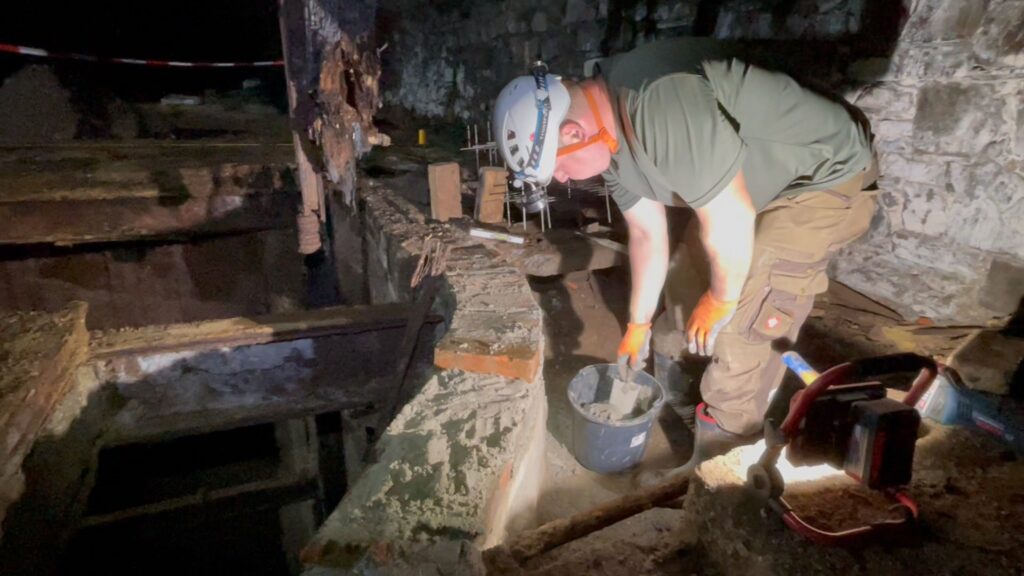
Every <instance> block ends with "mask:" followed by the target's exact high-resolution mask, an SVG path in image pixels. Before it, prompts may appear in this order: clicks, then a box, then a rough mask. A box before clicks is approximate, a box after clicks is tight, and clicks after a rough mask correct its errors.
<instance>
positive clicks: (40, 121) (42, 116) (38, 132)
mask: <svg viewBox="0 0 1024 576" xmlns="http://www.w3.org/2000/svg"><path fill="white" fill-rule="evenodd" d="M78 121H79V118H78V114H77V113H76V112H75V109H74V107H73V106H72V104H71V96H70V94H69V93H68V91H67V90H66V89H65V88H64V86H63V85H61V83H60V80H59V79H58V78H57V75H56V74H54V72H53V70H52V69H51V68H50V67H48V66H35V65H33V66H26V67H24V68H22V69H21V70H19V71H18V72H15V73H14V74H12V75H11V76H9V77H8V78H7V79H6V80H4V82H3V85H2V86H0V144H19V145H23V144H42V143H52V142H59V141H67V140H71V139H72V138H74V137H75V134H76V132H77V131H78Z"/></svg>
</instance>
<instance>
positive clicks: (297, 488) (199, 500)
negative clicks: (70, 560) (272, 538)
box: [80, 475, 318, 528]
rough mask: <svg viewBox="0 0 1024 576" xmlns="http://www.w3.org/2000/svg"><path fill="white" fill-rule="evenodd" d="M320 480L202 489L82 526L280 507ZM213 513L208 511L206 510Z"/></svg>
mask: <svg viewBox="0 0 1024 576" xmlns="http://www.w3.org/2000/svg"><path fill="white" fill-rule="evenodd" d="M317 489H318V483H317V480H316V478H315V477H309V476H305V475H303V476H288V477H284V478H275V479H273V480H260V481H257V482H248V483H245V484H239V485H237V486H231V487H228V488H218V489H216V490H209V491H207V490H201V491H200V492H198V493H196V494H193V495H190V496H181V497H179V498H171V499H169V500H164V501H162V502H157V503H154V504H145V505H142V506H136V507H134V508H128V509H126V510H118V511H117V512H110V513H107V514H95V515H92V516H86V517H85V518H83V519H82V522H81V525H80V526H81V528H95V527H99V526H107V525H110V524H117V523H121V522H127V521H131V520H143V519H148V518H150V517H152V516H160V515H164V514H169V513H173V512H179V511H182V510H187V509H189V508H196V507H200V506H201V507H203V508H204V510H205V509H206V508H207V507H209V506H221V505H224V506H231V507H234V508H236V509H252V508H264V507H267V508H276V507H280V506H281V505H282V504H286V503H289V502H295V501H297V500H302V499H304V498H308V497H312V496H314V495H315V494H316V491H317ZM205 511H206V513H209V511H208V510H205Z"/></svg>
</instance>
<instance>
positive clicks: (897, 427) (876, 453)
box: [843, 398, 921, 490]
mask: <svg viewBox="0 0 1024 576" xmlns="http://www.w3.org/2000/svg"><path fill="white" fill-rule="evenodd" d="M850 417H851V418H850V419H851V421H852V422H853V423H854V424H853V429H852V430H851V433H850V438H849V443H848V444H847V449H846V460H845V462H844V463H843V470H844V471H845V472H846V473H847V474H848V475H849V476H851V477H853V478H854V479H856V480H857V481H859V482H860V483H861V484H864V485H865V486H867V487H868V488H871V489H873V490H878V489H882V488H890V487H894V486H903V485H905V484H908V483H909V482H910V478H911V473H912V467H913V464H914V445H915V444H916V443H917V430H918V427H919V426H920V424H921V415H920V414H918V412H917V410H915V409H914V408H913V407H911V406H907V405H906V404H903V403H901V402H897V401H895V400H892V399H890V398H881V399H877V400H868V401H863V402H855V403H854V404H853V406H852V408H851V411H850Z"/></svg>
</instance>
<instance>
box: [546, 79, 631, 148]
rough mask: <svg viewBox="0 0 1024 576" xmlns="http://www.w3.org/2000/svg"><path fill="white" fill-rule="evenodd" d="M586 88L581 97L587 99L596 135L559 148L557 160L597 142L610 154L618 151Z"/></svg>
mask: <svg viewBox="0 0 1024 576" xmlns="http://www.w3.org/2000/svg"><path fill="white" fill-rule="evenodd" d="M588 88H590V86H588V87H587V88H584V89H583V95H584V96H586V98H587V106H590V113H591V114H593V115H594V119H595V120H597V128H598V129H597V134H594V135H593V136H591V137H590V138H587V139H586V140H583V141H582V142H577V143H575V144H569V145H568V146H563V147H561V148H559V149H558V152H557V153H556V154H555V156H556V157H557V158H561V157H562V156H565V155H567V154H572V153H573V152H575V151H577V150H582V149H584V148H586V147H587V146H590V145H591V144H596V143H598V142H603V143H604V144H605V146H608V150H609V151H611V153H612V154H615V153H616V152H618V150H619V141H618V140H616V139H615V137H614V136H612V134H611V132H609V131H608V129H607V128H605V126H604V122H602V121H601V112H600V111H598V109H597V102H596V101H595V100H594V95H593V94H591V93H590V90H589V89H588Z"/></svg>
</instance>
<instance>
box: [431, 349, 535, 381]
mask: <svg viewBox="0 0 1024 576" xmlns="http://www.w3.org/2000/svg"><path fill="white" fill-rule="evenodd" d="M542 358H543V350H542V348H541V347H540V346H522V347H516V348H510V349H505V350H501V351H493V350H491V349H490V348H489V346H487V345H486V344H483V343H481V342H466V341H458V340H454V339H451V340H447V341H446V340H442V342H441V344H439V345H438V346H437V348H435V349H434V365H435V366H437V367H438V368H441V369H444V370H456V369H458V370H465V371H466V372H475V373H478V374H495V375H498V376H505V377H507V378H518V379H520V380H525V381H527V382H533V381H534V380H535V379H536V378H537V376H538V375H539V370H540V366H541V359H542Z"/></svg>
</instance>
